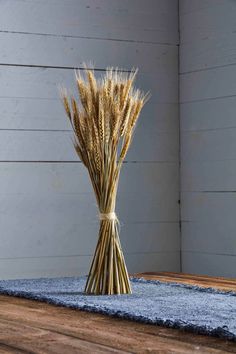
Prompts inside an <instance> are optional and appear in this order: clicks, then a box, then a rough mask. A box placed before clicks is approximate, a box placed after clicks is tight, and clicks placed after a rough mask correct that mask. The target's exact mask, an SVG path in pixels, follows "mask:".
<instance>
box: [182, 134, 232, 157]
mask: <svg viewBox="0 0 236 354" xmlns="http://www.w3.org/2000/svg"><path fill="white" fill-rule="evenodd" d="M181 136H182V142H181V144H182V160H183V161H185V160H186V161H218V160H231V159H236V128H230V129H217V130H205V131H194V132H182V135H181Z"/></svg>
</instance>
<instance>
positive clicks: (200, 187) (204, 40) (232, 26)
mask: <svg viewBox="0 0 236 354" xmlns="http://www.w3.org/2000/svg"><path fill="white" fill-rule="evenodd" d="M235 19H236V2H235V1H231V0H225V1H221V0H201V1H199V0H181V1H180V34H181V41H180V126H181V133H180V134H181V190H182V193H181V219H182V245H181V248H182V266H183V268H182V269H183V271H184V272H188V273H202V274H210V275H218V276H233V277H235V276H236V236H235V235H236V217H235V211H236V193H235V192H236V143H235V142H236V110H235V108H236V59H235V45H236V21H235Z"/></svg>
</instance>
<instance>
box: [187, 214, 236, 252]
mask: <svg viewBox="0 0 236 354" xmlns="http://www.w3.org/2000/svg"><path fill="white" fill-rule="evenodd" d="M215 211H216V212H219V211H220V210H216V209H215ZM234 218H235V217H234ZM230 221H231V222H230ZM182 230H183V237H182V251H183V252H189V251H192V252H200V253H201V252H203V253H204V252H207V253H210V254H221V255H231V256H236V240H235V227H234V219H231V220H229V219H227V223H225V222H222V219H219V218H217V219H215V220H207V221H199V222H197V221H196V222H194V221H192V222H183V224H182ZM206 235H214V240H213V239H212V238H210V237H207V236H206ZM222 240H224V242H223V243H222Z"/></svg>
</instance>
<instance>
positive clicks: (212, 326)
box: [0, 277, 236, 341]
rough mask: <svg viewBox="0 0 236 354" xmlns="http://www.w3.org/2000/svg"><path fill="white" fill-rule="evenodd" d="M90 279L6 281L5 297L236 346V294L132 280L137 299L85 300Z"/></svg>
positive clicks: (2, 284)
mask: <svg viewBox="0 0 236 354" xmlns="http://www.w3.org/2000/svg"><path fill="white" fill-rule="evenodd" d="M85 282H86V277H66V278H40V279H23V280H22V279H20V280H19V279H18V280H1V281H0V293H1V294H8V295H13V296H18V297H23V298H27V299H33V300H39V301H45V302H47V303H50V304H55V305H59V306H66V307H70V308H74V309H80V310H84V311H89V312H96V313H102V314H106V315H110V316H115V317H120V318H124V319H129V320H133V321H139V322H143V323H150V324H156V325H161V326H165V327H170V328H178V329H182V330H186V331H190V332H194V333H199V334H207V335H210V336H216V337H221V338H226V339H229V340H233V341H236V292H233V291H228V292H227V291H220V290H215V289H212V288H201V287H199V286H193V285H185V284H177V283H166V282H161V281H156V280H145V279H142V278H131V286H132V291H133V294H132V295H100V296H95V295H86V294H85V293H83V290H84V287H85Z"/></svg>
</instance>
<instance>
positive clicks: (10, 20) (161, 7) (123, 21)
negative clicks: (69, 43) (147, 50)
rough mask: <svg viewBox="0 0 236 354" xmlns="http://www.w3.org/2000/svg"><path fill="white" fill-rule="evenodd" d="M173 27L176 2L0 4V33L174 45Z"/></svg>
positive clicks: (63, 0)
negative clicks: (39, 34) (38, 34)
mask: <svg viewBox="0 0 236 354" xmlns="http://www.w3.org/2000/svg"><path fill="white" fill-rule="evenodd" d="M170 24H171V25H170ZM177 27H178V1H177V0H146V1H145V2H144V1H143V0H122V1H120V0H112V1H109V0H96V1H95V2H94V1H91V0H90V1H89V0H50V1H47V0H33V1H25V0H17V1H16V2H14V4H13V3H12V2H11V1H7V0H2V1H1V11H0V30H1V31H12V32H13V31H14V32H26V33H41V34H51V35H54V36H74V37H86V38H94V37H95V38H105V39H109V40H111V39H112V40H124V41H139V42H141V41H144V42H153V43H168V44H177V43H178V33H177V31H176V29H177Z"/></svg>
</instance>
